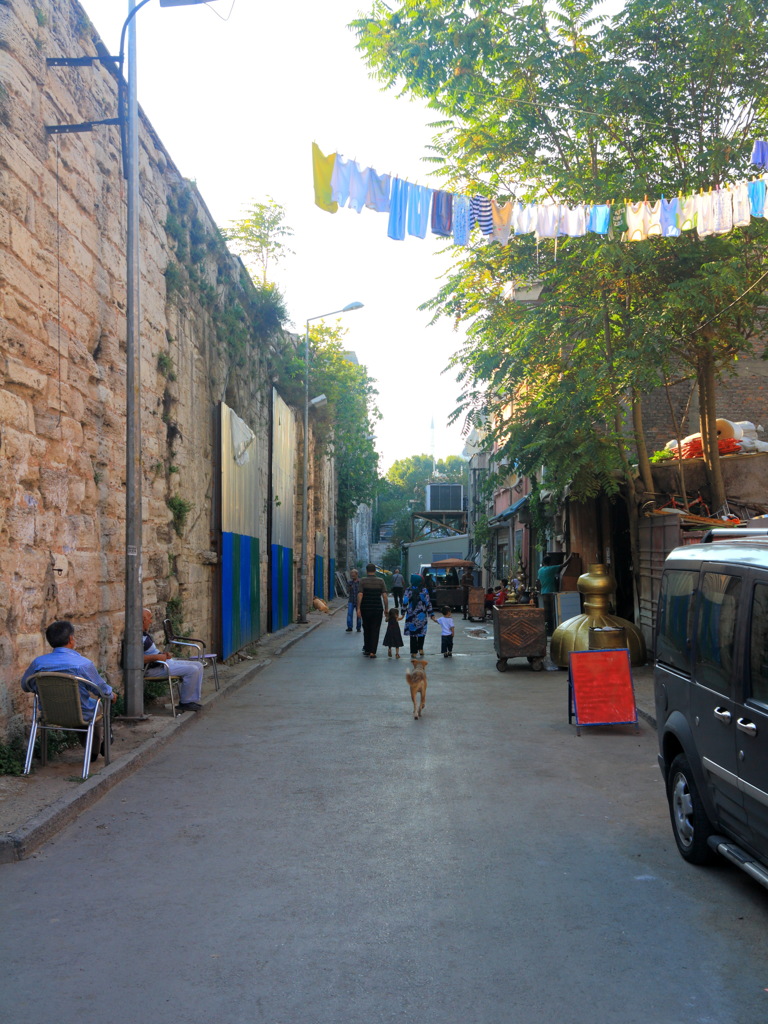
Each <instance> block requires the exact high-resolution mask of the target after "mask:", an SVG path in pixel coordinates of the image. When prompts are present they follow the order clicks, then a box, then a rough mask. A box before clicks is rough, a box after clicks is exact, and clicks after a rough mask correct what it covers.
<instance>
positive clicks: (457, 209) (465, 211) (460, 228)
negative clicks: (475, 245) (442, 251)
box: [453, 196, 469, 245]
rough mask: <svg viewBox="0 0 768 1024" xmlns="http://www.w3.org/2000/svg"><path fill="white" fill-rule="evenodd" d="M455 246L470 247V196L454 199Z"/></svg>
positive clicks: (455, 197)
mask: <svg viewBox="0 0 768 1024" xmlns="http://www.w3.org/2000/svg"><path fill="white" fill-rule="evenodd" d="M453 242H454V245H469V196H454V197H453Z"/></svg>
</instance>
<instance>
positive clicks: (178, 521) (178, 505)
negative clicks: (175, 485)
mask: <svg viewBox="0 0 768 1024" xmlns="http://www.w3.org/2000/svg"><path fill="white" fill-rule="evenodd" d="M166 504H167V506H168V508H169V509H170V510H171V514H172V515H173V528H174V530H175V531H176V533H177V534H178V536H179V537H181V536H182V535H183V533H184V527H185V525H186V522H187V518H188V517H189V513H190V512H191V511H192V509H193V508H194V507H195V503H194V501H187V499H186V498H180V497H179V496H178V495H177V494H174V496H173V497H172V498H169V499H168V500H167V502H166Z"/></svg>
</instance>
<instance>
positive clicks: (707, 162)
mask: <svg viewBox="0 0 768 1024" xmlns="http://www.w3.org/2000/svg"><path fill="white" fill-rule="evenodd" d="M764 13H765V6H764V3H762V0H695V2H693V3H689V4H675V3H672V2H670V0H630V2H629V3H627V4H626V5H625V6H624V8H623V10H622V11H621V12H620V13H618V14H617V15H615V16H613V17H609V16H607V15H605V14H602V13H600V10H599V5H598V4H597V3H595V2H594V0H555V2H552V3H544V2H541V0H533V2H530V3H524V4H514V3H513V4H510V3H508V2H501V0H483V2H469V3H467V2H465V0H407V2H401V3H399V4H391V3H388V4H384V3H382V2H376V3H374V4H373V6H372V8H371V11H370V13H369V15H368V16H367V17H364V18H361V19H359V20H358V21H357V22H355V28H356V30H357V33H358V38H359V47H360V49H361V50H362V52H363V54H364V56H365V59H366V61H367V62H368V64H369V66H370V67H371V68H372V69H373V71H374V72H375V73H376V74H377V75H378V77H379V78H380V80H381V81H382V82H383V84H384V85H385V86H386V87H397V88H399V89H400V90H401V91H402V92H404V93H409V94H411V95H415V96H420V97H423V98H426V99H427V100H428V102H429V104H430V105H431V106H432V107H433V108H434V109H435V110H436V111H438V112H439V117H440V120H438V121H436V122H435V124H434V126H433V127H434V129H435V136H434V139H433V141H432V145H431V147H430V150H431V156H430V160H431V161H432V162H433V164H434V166H435V168H436V170H437V171H439V173H440V174H441V175H442V177H443V179H444V181H445V187H448V188H452V189H454V190H456V191H468V190H469V191H472V192H473V193H480V194H486V195H489V196H492V197H494V198H498V199H499V200H500V201H504V200H506V199H507V198H511V199H514V200H520V201H522V202H543V201H546V200H548V199H549V200H557V201H558V202H561V201H565V202H570V203H575V202H580V201H585V202H610V201H612V200H617V201H621V200H622V199H625V198H627V197H629V198H632V199H637V198H639V197H642V196H643V195H648V194H651V195H652V196H653V197H654V198H656V197H659V196H661V195H664V196H667V197H669V196H672V195H675V194H676V193H678V192H680V193H688V192H691V191H698V190H699V189H708V188H710V187H711V188H717V187H718V186H720V185H722V184H724V183H725V182H726V181H728V180H734V179H737V178H739V177H747V176H748V175H749V170H750V166H749V155H750V151H751V146H752V141H753V139H754V138H755V137H756V136H759V137H765V135H766V133H768V100H766V99H765V98H763V96H762V95H761V91H760V89H759V88H758V83H759V82H761V81H763V80H764V78H765V74H766V71H768V48H767V47H766V43H768V29H767V28H766V23H765V18H764ZM767 248H768V227H767V226H766V224H765V222H764V221H756V220H753V221H752V224H751V225H750V226H749V227H748V228H743V229H739V230H736V231H734V232H732V233H731V234H729V235H725V236H720V237H715V238H700V237H699V236H698V235H697V234H696V232H686V233H685V234H684V235H683V236H682V237H681V238H678V239H655V240H648V241H646V242H644V243H629V242H627V243H624V242H621V241H619V240H618V239H614V240H603V239H601V238H598V237H597V236H594V235H592V236H586V237H584V238H579V239H572V238H569V239H566V240H563V239H558V240H548V239H541V240H539V241H538V242H537V241H536V240H535V239H534V238H533V236H530V235H525V236H518V237H513V238H512V239H511V241H510V244H509V246H506V247H504V248H502V247H500V246H493V245H491V246H486V245H475V246H473V247H472V248H470V249H467V250H464V251H462V252H460V254H459V256H458V257H457V260H456V265H455V268H454V270H453V271H452V272H451V273H450V274H449V275H448V277H447V280H446V281H445V283H444V285H443V287H442V288H441V290H440V293H439V294H438V295H437V296H436V297H435V298H434V299H433V300H432V301H431V302H430V303H428V305H430V306H431V308H432V309H433V311H434V312H435V315H436V316H440V315H446V316H450V317H451V318H452V319H453V320H454V321H455V322H456V323H457V324H458V323H463V324H464V325H465V326H466V327H467V330H468V341H467V343H466V345H465V346H464V347H463V348H462V349H461V351H460V352H459V353H458V354H457V356H456V358H455V360H454V365H455V366H456V367H457V369H458V370H459V373H460V378H461V384H462V389H463V390H462V402H461V406H460V409H461V411H462V412H466V413H469V415H470V416H471V417H473V418H476V419H481V420H483V422H484V423H485V424H486V425H487V424H489V423H490V424H492V426H493V434H494V440H495V442H496V443H497V445H498V446H499V447H500V449H501V453H502V455H506V457H507V460H508V461H509V462H510V463H512V464H514V465H516V466H517V467H518V468H519V469H520V471H522V472H528V473H531V472H535V471H536V470H538V469H539V468H540V467H541V466H545V467H546V469H547V475H548V483H550V484H552V485H555V486H557V485H560V484H563V483H566V482H568V483H571V485H572V492H573V493H575V494H576V495H579V494H581V495H582V496H586V495H590V494H594V493H596V491H597V490H598V489H600V488H604V489H608V490H611V489H615V487H616V476H617V474H619V473H620V474H622V475H624V476H625V478H626V479H627V480H628V481H631V478H632V470H631V467H630V462H631V461H632V460H634V459H639V460H640V462H641V466H643V465H646V462H645V452H644V439H643V434H642V419H641V405H640V399H641V397H642V395H643V394H644V393H647V392H648V391H649V390H651V389H653V388H654V387H657V386H659V385H660V384H661V383H662V382H664V381H665V380H675V379H680V378H681V377H692V378H694V379H695V380H696V381H697V383H698V387H699V393H700V403H699V404H700V408H701V410H702V433H703V435H704V442H705V447H706V450H707V456H708V467H709V470H710V474H711V485H712V490H713V495H714V496H715V500H716V502H717V503H719V500H722V480H721V478H720V476H719V464H718V459H717V445H716V442H715V441H714V436H713V424H714V419H715V417H716V415H717V409H716V397H715V382H716V379H717V377H718V376H721V375H722V374H724V373H728V372H730V371H731V369H732V368H733V365H734V359H735V358H736V357H737V356H738V354H739V353H740V352H744V351H748V350H749V349H750V346H751V338H752V336H753V335H754V334H755V333H756V332H757V331H758V330H759V329H760V328H761V326H762V322H761V317H762V311H761V303H762V302H763V288H762V287H760V283H761V281H762V275H763V269H762V268H763V266H764V264H765V258H766V250H767ZM533 278H538V279H540V280H541V281H542V282H543V284H544V290H543V292H542V300H541V302H540V303H539V304H537V305H536V306H535V307H533V308H530V307H528V308H526V307H524V306H522V305H521V304H518V303H515V302H510V301H508V300H505V293H507V292H508V287H509V285H510V282H515V281H516V282H517V283H518V284H519V283H520V282H525V281H530V280H531V279H533ZM511 397H514V402H513V403H512V405H511V407H510V398H511ZM646 479H647V477H646Z"/></svg>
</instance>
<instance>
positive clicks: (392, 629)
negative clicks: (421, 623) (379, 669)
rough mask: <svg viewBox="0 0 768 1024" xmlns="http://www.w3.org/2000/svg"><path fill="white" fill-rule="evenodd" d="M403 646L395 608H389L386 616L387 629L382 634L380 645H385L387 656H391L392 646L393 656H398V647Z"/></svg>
mask: <svg viewBox="0 0 768 1024" xmlns="http://www.w3.org/2000/svg"><path fill="white" fill-rule="evenodd" d="M402 646H403V634H402V633H401V632H400V623H399V622H398V621H397V608H390V609H389V615H388V617H387V631H386V633H385V634H384V639H383V641H382V647H387V648H388V650H387V657H388V658H391V657H392V648H393V647H394V648H395V657H396V658H399V657H400V648H401V647H402Z"/></svg>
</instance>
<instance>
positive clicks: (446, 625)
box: [347, 563, 455, 658]
mask: <svg viewBox="0 0 768 1024" xmlns="http://www.w3.org/2000/svg"><path fill="white" fill-rule="evenodd" d="M365 573H366V574H365V576H364V577H363V578H362V579H360V578H359V574H358V572H357V570H356V569H353V570H352V572H351V573H350V577H351V579H350V584H349V595H348V603H347V632H348V633H351V632H352V631H353V625H352V623H353V622H354V620H355V617H356V618H357V632H358V633H359V632H360V631H361V629H362V633H363V655H364V656H365V657H367V658H375V657H376V652H377V649H378V646H379V635H380V633H381V623H382V620H383V618H384V616H385V615H386V616H387V630H386V633H385V634H384V642H383V646H384V647H386V648H387V651H388V656H389V657H390V658H391V657H392V651H393V650H394V651H395V657H397V658H399V657H400V648H401V647H403V646H404V643H403V633H404V634H405V636H406V638H407V640H408V642H409V645H410V653H411V657H422V656H423V654H424V641H425V638H426V635H427V626H428V625H429V620H430V619H431V620H432V621H433V622H436V623H438V624H439V626H440V635H441V642H440V649H441V653H442V654H443V655H444V657H446V658H449V657H452V655H453V636H454V631H455V627H454V624H453V617H452V615H451V609H450V608H449V607H448V606H447V605H446V607H444V608H443V609H442V615H441V616H440V617H439V618H437V617H436V616H435V614H434V610H433V608H432V598H431V596H430V593H429V589H428V587H427V584H426V583H425V581H424V579H423V577H422V576H420V575H419V574H418V573H414V574H413V575H412V576H411V579H410V585H409V586H408V587H405V578H404V577H403V574H402V572H401V570H400V569H396V570H395V572H394V573H393V575H392V600H393V607H392V608H391V609H390V607H389V595H388V593H387V588H386V585H385V583H384V580H382V579H381V577H379V576H377V575H376V566H375V565H374V564H373V563H369V564H368V565H367V566H366V567H365ZM403 619H404V624H403V630H402V632H401V630H400V621H402V620H403Z"/></svg>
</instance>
